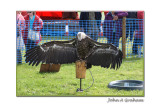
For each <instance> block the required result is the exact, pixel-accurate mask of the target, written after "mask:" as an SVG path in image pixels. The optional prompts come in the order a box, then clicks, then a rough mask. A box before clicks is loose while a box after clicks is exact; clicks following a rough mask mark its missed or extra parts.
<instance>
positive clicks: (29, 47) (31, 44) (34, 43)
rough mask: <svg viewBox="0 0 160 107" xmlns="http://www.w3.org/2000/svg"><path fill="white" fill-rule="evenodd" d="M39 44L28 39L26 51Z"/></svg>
mask: <svg viewBox="0 0 160 107" xmlns="http://www.w3.org/2000/svg"><path fill="white" fill-rule="evenodd" d="M35 46H37V44H36V42H34V41H33V40H30V39H28V40H27V44H26V51H28V50H29V49H31V48H33V47H35Z"/></svg>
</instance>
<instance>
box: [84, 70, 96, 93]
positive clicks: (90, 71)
mask: <svg viewBox="0 0 160 107" xmlns="http://www.w3.org/2000/svg"><path fill="white" fill-rule="evenodd" d="M89 71H90V74H91V76H92V80H93V82H92V84H91V86H89V87H88V88H86V89H83V90H88V89H89V88H91V87H92V86H93V83H94V78H93V75H92V72H91V70H90V69H89Z"/></svg>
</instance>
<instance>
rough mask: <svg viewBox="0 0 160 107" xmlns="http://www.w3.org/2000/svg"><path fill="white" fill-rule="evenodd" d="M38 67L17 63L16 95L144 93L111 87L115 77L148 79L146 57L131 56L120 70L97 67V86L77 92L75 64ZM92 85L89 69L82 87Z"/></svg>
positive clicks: (116, 94)
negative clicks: (56, 68)
mask: <svg viewBox="0 0 160 107" xmlns="http://www.w3.org/2000/svg"><path fill="white" fill-rule="evenodd" d="M39 70H40V65H39V66H37V67H35V66H34V67H32V66H29V65H28V64H19V65H17V76H16V80H17V81H16V95H17V96H144V90H132V91H131V90H128V91H127V90H117V89H110V88H108V87H107V85H108V84H109V82H111V81H115V80H125V79H129V80H142V81H143V80H144V59H143V58H141V59H138V58H133V59H131V58H128V59H125V60H123V64H122V66H121V67H120V69H118V70H111V69H105V68H101V67H99V66H93V67H92V68H91V71H92V75H93V77H94V84H93V86H92V87H91V88H90V89H88V90H85V91H84V92H76V89H77V88H79V84H80V82H79V79H77V78H76V72H75V64H74V63H73V64H68V65H65V64H64V65H62V66H61V68H60V71H59V72H56V73H39ZM91 84H92V77H91V75H90V72H89V70H87V72H86V78H85V79H83V80H82V89H86V88H87V87H89V86H90V85H91Z"/></svg>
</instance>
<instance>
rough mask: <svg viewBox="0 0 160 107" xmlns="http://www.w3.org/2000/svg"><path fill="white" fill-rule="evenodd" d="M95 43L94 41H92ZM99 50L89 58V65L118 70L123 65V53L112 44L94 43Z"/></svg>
mask: <svg viewBox="0 0 160 107" xmlns="http://www.w3.org/2000/svg"><path fill="white" fill-rule="evenodd" d="M92 42H93V41H92ZM94 44H95V46H97V48H96V49H95V50H94V51H93V52H92V54H91V55H90V56H89V57H88V58H87V64H91V65H96V66H101V67H106V68H109V67H111V68H113V69H118V68H119V67H120V65H121V63H122V56H123V54H122V52H121V50H119V49H118V48H117V47H115V46H114V45H112V44H105V43H98V42H94Z"/></svg>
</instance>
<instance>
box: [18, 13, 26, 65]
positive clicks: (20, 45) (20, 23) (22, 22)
mask: <svg viewBox="0 0 160 107" xmlns="http://www.w3.org/2000/svg"><path fill="white" fill-rule="evenodd" d="M16 15H17V16H16V21H17V23H16V30H17V32H16V33H17V63H22V54H21V50H22V49H23V48H24V42H23V38H22V31H23V30H24V28H25V20H24V17H23V16H22V15H21V12H19V11H16Z"/></svg>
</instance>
